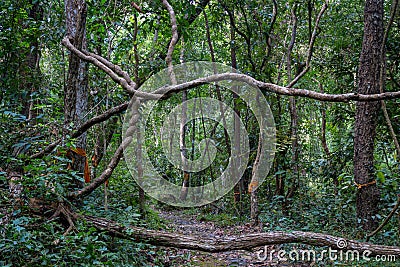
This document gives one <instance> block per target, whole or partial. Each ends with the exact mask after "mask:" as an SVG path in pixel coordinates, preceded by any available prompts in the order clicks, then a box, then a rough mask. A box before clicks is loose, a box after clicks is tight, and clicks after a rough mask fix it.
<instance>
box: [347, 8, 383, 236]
mask: <svg viewBox="0 0 400 267" xmlns="http://www.w3.org/2000/svg"><path fill="white" fill-rule="evenodd" d="M383 12H384V9H383V0H367V1H366V2H365V9H364V37H363V44H362V51H361V56H360V68H359V84H358V93H360V94H374V93H379V85H380V83H379V80H380V79H379V75H380V71H381V67H382V66H383V68H384V64H382V60H383V59H382V57H381V54H380V49H381V45H382V43H383ZM382 71H384V69H383V70H382ZM356 107H357V109H356V118H355V126H354V128H355V129H354V180H355V183H356V185H357V188H358V191H357V199H356V205H357V217H358V219H359V223H360V225H361V226H362V228H363V229H364V230H372V229H374V228H376V227H377V226H378V221H377V218H376V217H375V215H376V214H377V211H378V203H379V190H378V188H377V186H376V180H375V174H374V139H375V134H376V124H377V120H376V116H377V113H378V111H379V107H380V105H379V102H377V101H376V102H357V104H356Z"/></svg>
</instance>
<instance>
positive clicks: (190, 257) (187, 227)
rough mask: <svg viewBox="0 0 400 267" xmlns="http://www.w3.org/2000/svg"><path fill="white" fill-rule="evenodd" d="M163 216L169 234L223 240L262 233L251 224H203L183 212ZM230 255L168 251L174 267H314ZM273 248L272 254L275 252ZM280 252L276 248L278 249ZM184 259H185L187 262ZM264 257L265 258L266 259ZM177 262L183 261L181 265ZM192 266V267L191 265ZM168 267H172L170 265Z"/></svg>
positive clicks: (161, 213) (252, 255)
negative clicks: (172, 232)
mask: <svg viewBox="0 0 400 267" xmlns="http://www.w3.org/2000/svg"><path fill="white" fill-rule="evenodd" d="M159 216H160V217H161V218H162V219H164V220H166V221H168V222H170V224H169V227H168V229H167V230H168V231H174V232H177V233H181V234H185V235H192V236H198V237H200V238H201V237H205V238H222V237H225V238H227V237H229V236H234V235H242V234H250V233H257V232H260V228H259V227H251V226H250V225H249V224H246V225H240V226H227V227H225V226H221V225H218V224H216V223H215V222H211V221H199V220H198V219H197V216H195V215H187V214H183V213H182V212H180V211H159ZM261 249H262V250H264V248H260V249H258V250H255V251H253V252H248V251H228V252H221V253H205V252H198V251H189V250H181V249H168V254H169V259H167V260H171V261H172V262H173V263H171V264H170V266H249V267H260V266H282V267H283V266H310V264H305V263H302V264H293V263H288V262H286V263H279V262H277V260H276V259H275V260H273V261H269V260H268V259H266V260H263V259H260V258H259V256H258V254H259V253H257V251H260V250H261ZM273 249H274V247H273V246H269V247H268V250H269V251H272V250H273ZM275 249H276V248H275ZM183 255H185V257H184V258H183ZM263 255H264V254H261V256H263ZM177 258H180V260H179V261H178V260H177ZM189 263H190V264H191V265H190V264H189ZM177 264H178V265H177ZM166 265H167V266H168V264H166Z"/></svg>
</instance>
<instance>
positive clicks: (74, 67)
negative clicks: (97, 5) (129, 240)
mask: <svg viewBox="0 0 400 267" xmlns="http://www.w3.org/2000/svg"><path fill="white" fill-rule="evenodd" d="M65 14H66V31H67V36H68V38H70V39H71V40H73V44H74V46H75V47H77V48H78V49H79V50H86V49H87V45H86V36H85V35H86V14H87V10H86V3H85V0H79V1H73V0H65ZM87 72H88V64H87V62H85V61H83V60H81V59H80V58H79V57H78V56H77V55H75V54H74V53H71V55H70V57H69V68H68V76H67V77H68V79H67V82H66V83H67V84H66V86H65V89H64V130H63V137H64V138H65V137H66V135H67V133H68V132H69V130H70V129H71V128H72V129H74V128H76V127H77V126H79V124H80V122H81V121H82V120H83V118H84V116H85V113H86V109H87V100H88V75H87ZM76 147H77V148H81V149H83V150H85V149H86V132H84V133H82V135H80V136H79V137H78V139H77V142H76ZM71 155H72V157H73V158H72V160H73V164H72V168H73V169H74V170H77V171H79V172H84V166H85V161H86V160H85V157H84V156H81V155H77V154H71ZM75 183H76V184H77V185H79V186H82V184H81V183H80V182H78V181H76V182H75Z"/></svg>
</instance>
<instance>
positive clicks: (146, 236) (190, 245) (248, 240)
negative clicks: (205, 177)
mask: <svg viewBox="0 0 400 267" xmlns="http://www.w3.org/2000/svg"><path fill="white" fill-rule="evenodd" d="M76 217H77V218H78V219H83V220H85V221H86V222H87V223H89V224H91V225H92V226H94V227H95V228H97V229H98V230H101V231H107V232H109V233H110V234H112V235H115V236H117V237H121V238H128V239H132V240H135V241H140V242H144V243H148V244H152V245H155V246H165V247H174V248H181V249H191V250H199V251H204V252H211V253H216V252H223V251H232V250H246V251H252V250H253V249H255V248H259V247H263V246H266V245H277V244H287V243H301V244H306V245H312V246H317V247H325V246H326V247H330V248H331V249H338V250H343V251H348V250H354V251H358V252H360V255H361V253H363V252H364V251H367V250H368V251H369V253H368V256H375V255H394V256H400V247H395V246H384V245H375V244H371V243H367V242H359V241H356V240H348V239H344V238H341V237H337V236H332V235H327V234H322V233H313V232H302V231H292V232H283V231H274V232H268V233H256V234H247V235H241V236H226V237H224V238H205V237H203V236H201V237H196V236H188V235H182V234H177V233H169V232H165V231H157V230H149V229H145V228H141V227H135V226H129V227H126V226H123V225H121V224H118V223H117V222H114V221H110V220H108V219H104V218H98V217H93V216H88V215H77V216H76Z"/></svg>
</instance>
